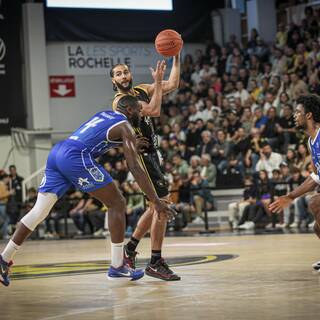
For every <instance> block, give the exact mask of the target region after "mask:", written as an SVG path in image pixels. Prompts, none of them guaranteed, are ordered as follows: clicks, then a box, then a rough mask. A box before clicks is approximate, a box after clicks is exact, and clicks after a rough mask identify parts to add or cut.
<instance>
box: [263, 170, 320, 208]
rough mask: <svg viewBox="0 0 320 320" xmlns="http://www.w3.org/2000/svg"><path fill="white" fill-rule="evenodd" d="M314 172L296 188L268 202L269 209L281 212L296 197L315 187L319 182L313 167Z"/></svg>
mask: <svg viewBox="0 0 320 320" xmlns="http://www.w3.org/2000/svg"><path fill="white" fill-rule="evenodd" d="M313 170H314V172H313V173H312V174H311V175H310V176H309V177H308V178H307V179H306V180H305V181H304V182H303V183H302V184H301V185H300V186H299V187H298V188H296V189H293V190H292V191H291V192H289V193H288V194H287V195H285V196H282V197H279V198H278V199H277V200H276V201H274V202H273V203H271V204H270V206H269V209H270V210H271V211H272V212H281V210H283V209H284V208H286V207H288V206H289V205H290V203H291V202H292V201H293V200H294V199H296V198H299V197H301V196H302V195H304V194H305V193H308V192H310V191H312V190H314V189H315V187H316V186H317V185H318V184H320V180H319V177H318V175H317V174H316V170H315V167H314V166H313Z"/></svg>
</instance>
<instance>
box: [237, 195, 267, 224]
mask: <svg viewBox="0 0 320 320" xmlns="http://www.w3.org/2000/svg"><path fill="white" fill-rule="evenodd" d="M270 203H271V196H270V195H268V194H265V195H263V197H262V198H261V200H259V201H256V200H255V199H250V204H249V205H247V206H246V207H245V208H244V210H243V214H242V216H241V219H240V221H239V223H238V226H237V229H240V230H241V229H243V230H252V229H255V228H264V227H266V226H267V225H268V223H269V222H270V216H269V213H268V206H269V205H270Z"/></svg>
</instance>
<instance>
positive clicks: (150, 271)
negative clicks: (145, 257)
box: [145, 258, 181, 281]
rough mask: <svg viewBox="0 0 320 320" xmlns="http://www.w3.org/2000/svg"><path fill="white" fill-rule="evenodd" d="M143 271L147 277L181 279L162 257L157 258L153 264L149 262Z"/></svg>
mask: <svg viewBox="0 0 320 320" xmlns="http://www.w3.org/2000/svg"><path fill="white" fill-rule="evenodd" d="M145 273H146V275H148V276H149V277H154V278H158V279H161V280H165V281H179V280H181V278H180V277H179V276H178V275H177V274H175V273H174V272H173V271H172V270H171V269H170V268H169V266H168V265H167V264H166V262H165V261H164V259H163V258H161V259H159V260H158V261H157V262H156V263H155V264H151V263H149V264H148V266H147V267H146V270H145Z"/></svg>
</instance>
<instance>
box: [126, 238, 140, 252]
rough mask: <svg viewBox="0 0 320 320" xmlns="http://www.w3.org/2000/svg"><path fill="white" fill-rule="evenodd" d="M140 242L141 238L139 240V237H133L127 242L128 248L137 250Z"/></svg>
mask: <svg viewBox="0 0 320 320" xmlns="http://www.w3.org/2000/svg"><path fill="white" fill-rule="evenodd" d="M139 242H140V240H138V239H136V238H134V237H131V238H130V241H129V242H128V243H127V248H128V250H130V251H136V248H137V246H138V244H139Z"/></svg>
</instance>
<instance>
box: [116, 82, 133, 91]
mask: <svg viewBox="0 0 320 320" xmlns="http://www.w3.org/2000/svg"><path fill="white" fill-rule="evenodd" d="M115 84H116V87H117V88H118V90H120V91H130V90H131V88H132V79H131V80H130V81H129V84H128V86H126V87H125V86H123V85H122V84H121V83H119V82H117V81H115Z"/></svg>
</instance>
